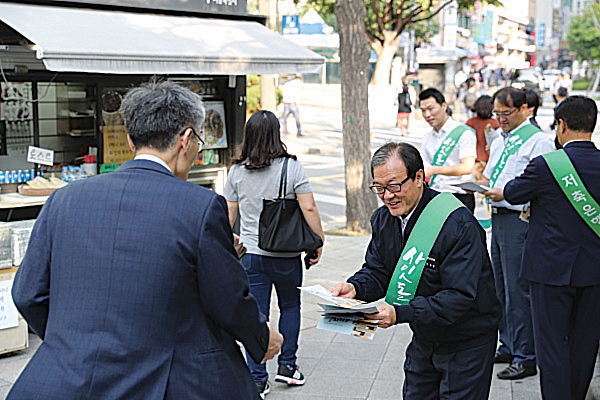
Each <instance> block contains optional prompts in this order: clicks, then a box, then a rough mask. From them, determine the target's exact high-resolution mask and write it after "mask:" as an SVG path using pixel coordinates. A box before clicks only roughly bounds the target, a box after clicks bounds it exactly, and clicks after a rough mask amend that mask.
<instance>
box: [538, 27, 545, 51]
mask: <svg viewBox="0 0 600 400" xmlns="http://www.w3.org/2000/svg"><path fill="white" fill-rule="evenodd" d="M545 36H546V24H545V23H543V22H540V23H539V24H538V30H537V45H538V47H544V37H545Z"/></svg>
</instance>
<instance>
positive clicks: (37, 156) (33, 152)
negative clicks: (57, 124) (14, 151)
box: [27, 146, 54, 166]
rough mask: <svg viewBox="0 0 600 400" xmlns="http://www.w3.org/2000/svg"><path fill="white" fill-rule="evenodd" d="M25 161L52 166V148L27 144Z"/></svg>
mask: <svg viewBox="0 0 600 400" xmlns="http://www.w3.org/2000/svg"><path fill="white" fill-rule="evenodd" d="M27 162H30V163H35V164H42V165H50V166H52V165H53V164H54V150H48V149H42V148H39V147H34V146H29V149H28V150H27Z"/></svg>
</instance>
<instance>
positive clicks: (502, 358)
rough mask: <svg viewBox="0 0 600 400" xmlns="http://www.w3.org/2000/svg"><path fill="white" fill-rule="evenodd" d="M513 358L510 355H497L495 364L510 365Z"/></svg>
mask: <svg viewBox="0 0 600 400" xmlns="http://www.w3.org/2000/svg"><path fill="white" fill-rule="evenodd" d="M511 361H512V356H511V355H510V354H502V353H496V355H495V356H494V364H510V363H511Z"/></svg>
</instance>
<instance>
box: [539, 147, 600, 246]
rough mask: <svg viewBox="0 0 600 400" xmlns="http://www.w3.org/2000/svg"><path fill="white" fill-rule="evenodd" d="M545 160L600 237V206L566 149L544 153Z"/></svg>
mask: <svg viewBox="0 0 600 400" xmlns="http://www.w3.org/2000/svg"><path fill="white" fill-rule="evenodd" d="M542 157H544V160H546V163H547V164H548V167H549V168H550V172H552V176H554V179H555V180H556V183H558V186H560V188H561V189H562V191H563V193H564V194H565V196H567V199H568V200H569V203H571V205H572V206H573V208H574V209H575V211H577V214H579V216H580V217H581V218H582V219H583V220H584V221H585V223H586V224H588V226H589V227H590V228H592V230H593V231H594V232H595V233H596V236H598V237H600V206H598V202H597V201H596V200H595V199H594V198H593V197H592V195H591V194H590V192H589V191H588V190H587V188H586V187H585V186H584V185H583V181H582V180H581V178H580V177H579V174H578V173H577V171H576V170H575V167H574V166H573V163H572V162H571V159H569V156H568V155H567V153H566V152H565V151H564V150H562V149H561V150H556V151H553V152H550V153H546V154H544V155H543V156H542Z"/></svg>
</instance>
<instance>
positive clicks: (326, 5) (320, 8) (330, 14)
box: [294, 0, 338, 32]
mask: <svg viewBox="0 0 600 400" xmlns="http://www.w3.org/2000/svg"><path fill="white" fill-rule="evenodd" d="M298 1H299V0H294V3H296V4H298ZM334 5H335V0H308V1H307V2H306V3H305V4H304V6H302V14H304V13H306V11H308V9H310V8H314V9H315V11H316V12H317V13H318V14H319V15H320V16H321V18H323V20H324V21H325V23H326V24H327V25H329V26H331V27H333V30H334V31H336V32H337V31H338V26H337V18H336V17H335V12H334V10H333V6H334Z"/></svg>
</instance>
